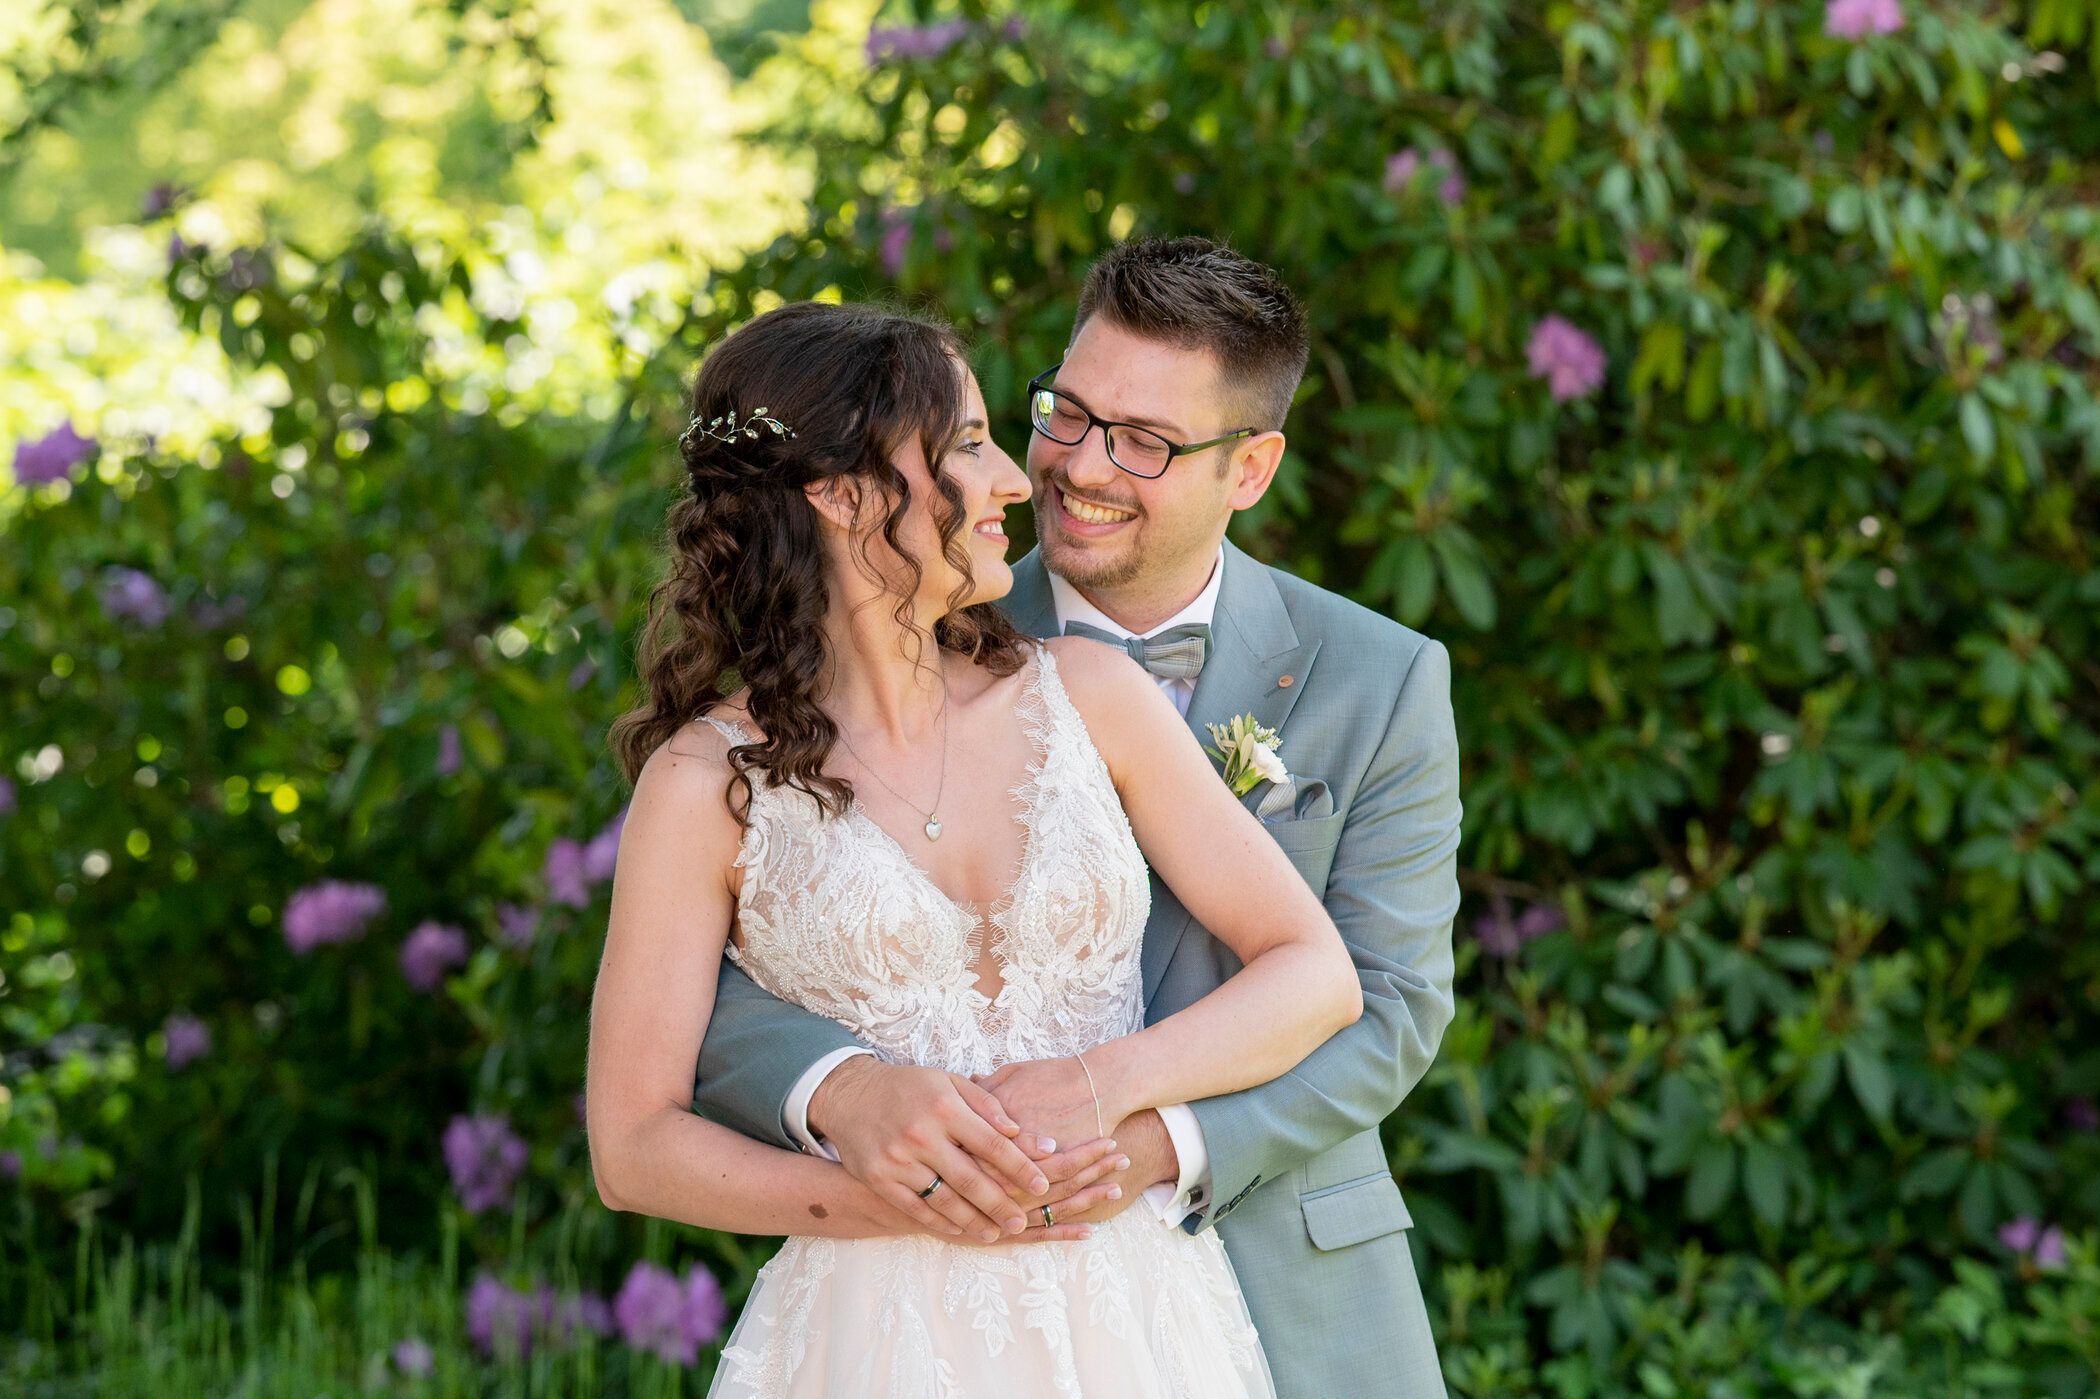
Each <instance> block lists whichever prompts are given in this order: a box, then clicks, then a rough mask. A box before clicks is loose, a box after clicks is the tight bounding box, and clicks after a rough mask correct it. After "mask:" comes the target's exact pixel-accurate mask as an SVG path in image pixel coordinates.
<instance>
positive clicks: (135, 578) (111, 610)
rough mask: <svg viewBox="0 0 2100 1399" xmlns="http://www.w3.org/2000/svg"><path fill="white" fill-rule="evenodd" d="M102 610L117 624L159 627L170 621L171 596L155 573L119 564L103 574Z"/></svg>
mask: <svg viewBox="0 0 2100 1399" xmlns="http://www.w3.org/2000/svg"><path fill="white" fill-rule="evenodd" d="M102 610H103V612H105V613H106V614H108V615H109V616H110V617H111V618H112V619H114V620H116V621H120V622H137V623H138V624H139V625H140V626H142V627H157V626H159V625H160V624H161V623H162V622H164V621H166V620H167V619H168V595H167V593H166V592H164V591H163V590H162V589H161V586H160V584H158V583H156V582H154V581H153V577H152V575H151V574H148V573H142V572H140V571H139V570H138V569H135V568H126V567H125V566H124V565H122V564H118V565H116V566H115V567H113V568H111V569H110V570H109V571H108V572H107V573H105V574H103V575H102Z"/></svg>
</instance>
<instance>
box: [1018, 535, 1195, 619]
mask: <svg viewBox="0 0 2100 1399" xmlns="http://www.w3.org/2000/svg"><path fill="white" fill-rule="evenodd" d="M1044 571H1045V572H1046V573H1048V572H1049V570H1048V569H1045V570H1044ZM1224 583H1225V545H1224V543H1223V542H1222V541H1221V542H1220V543H1219V545H1218V561H1217V562H1216V563H1214V564H1212V565H1211V567H1210V581H1209V582H1208V583H1205V584H1204V585H1203V591H1202V592H1200V593H1198V594H1196V596H1195V599H1194V600H1193V601H1191V602H1190V603H1189V605H1188V606H1187V607H1184V608H1182V609H1181V610H1180V611H1179V612H1177V613H1175V614H1174V615H1173V616H1171V617H1169V618H1167V620H1166V621H1164V622H1161V623H1160V624H1159V625H1158V626H1156V627H1154V628H1153V629H1152V630H1151V631H1148V632H1146V633H1145V635H1146V636H1152V635H1154V634H1155V633H1158V632H1162V631H1165V630H1166V629H1167V628H1168V627H1178V626H1184V625H1186V624H1188V623H1190V622H1201V623H1202V624H1203V625H1205V626H1209V625H1210V622H1211V618H1212V617H1214V616H1215V615H1216V614H1217V611H1218V590H1219V588H1221V587H1223V586H1224ZM1050 602H1051V605H1052V606H1053V607H1055V608H1056V609H1057V629H1058V630H1059V631H1063V630H1064V629H1065V625H1066V623H1068V622H1085V623H1086V624H1087V625H1089V626H1095V627H1099V628H1101V630H1103V631H1105V632H1107V633H1109V634H1110V635H1111V636H1119V637H1132V636H1136V635H1137V633H1136V632H1134V631H1132V630H1131V629H1130V628H1128V627H1126V626H1124V625H1123V624H1122V623H1121V622H1118V621H1117V620H1116V619H1115V618H1113V617H1111V616H1109V615H1108V614H1107V613H1106V612H1103V611H1102V610H1101V609H1100V608H1098V607H1096V606H1094V604H1092V603H1091V602H1088V601H1087V600H1086V598H1085V597H1083V596H1081V594H1080V591H1079V589H1077V588H1075V587H1073V586H1072V585H1071V584H1070V583H1067V582H1066V581H1065V580H1064V579H1062V578H1060V577H1059V576H1058V575H1057V574H1055V573H1050Z"/></svg>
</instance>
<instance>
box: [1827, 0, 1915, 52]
mask: <svg viewBox="0 0 2100 1399" xmlns="http://www.w3.org/2000/svg"><path fill="white" fill-rule="evenodd" d="M1902 27H1903V5H1902V3H1901V0H1824V4H1823V32H1824V33H1825V34H1828V35H1829V36H1830V37H1831V38H1833V39H1851V40H1854V41H1855V42H1856V41H1858V40H1860V39H1870V38H1872V37H1874V36H1875V35H1877V34H1893V33H1895V32H1896V31H1897V30H1899V29H1901V28H1902Z"/></svg>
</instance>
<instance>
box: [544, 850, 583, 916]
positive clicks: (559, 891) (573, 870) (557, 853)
mask: <svg viewBox="0 0 2100 1399" xmlns="http://www.w3.org/2000/svg"><path fill="white" fill-rule="evenodd" d="M540 875H541V877H542V878H543V879H545V880H546V881H547V897H548V898H550V899H552V900H554V902H556V903H558V904H567V905H569V906H570V907H571V908H587V907H589V906H590V902H591V886H590V884H589V882H588V881H587V880H586V879H585V878H584V873H583V845H582V843H581V842H580V841H574V840H570V839H569V838H568V837H567V836H559V837H557V838H556V839H555V841H554V843H553V844H552V845H549V846H548V847H547V860H546V864H545V865H544V866H542V867H541V870H540Z"/></svg>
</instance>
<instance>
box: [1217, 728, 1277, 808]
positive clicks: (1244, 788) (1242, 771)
mask: <svg viewBox="0 0 2100 1399" xmlns="http://www.w3.org/2000/svg"><path fill="white" fill-rule="evenodd" d="M1203 727H1204V728H1206V729H1208V730H1210V741H1211V742H1212V743H1215V744H1217V745H1218V746H1217V747H1215V748H1206V749H1204V750H1203V751H1204V752H1206V753H1208V754H1210V755H1211V756H1212V757H1213V758H1216V759H1217V760H1218V761H1219V762H1221V763H1223V764H1224V765H1225V785H1226V786H1228V787H1230V788H1232V794H1233V795H1234V796H1236V797H1244V796H1246V795H1247V794H1248V793H1249V792H1251V791H1253V790H1254V789H1255V788H1256V787H1258V786H1260V785H1261V784H1262V783H1264V782H1288V781H1290V780H1291V775H1290V773H1289V772H1288V771H1286V770H1285V768H1284V766H1283V759H1282V758H1279V757H1278V756H1276V750H1277V749H1278V748H1280V747H1281V746H1282V745H1283V740H1282V738H1281V737H1279V736H1278V735H1277V732H1276V730H1274V729H1266V728H1263V727H1262V726H1261V725H1260V724H1257V723H1255V722H1254V716H1253V715H1252V714H1242V715H1240V716H1239V717H1238V718H1236V719H1230V720H1227V721H1226V722H1225V723H1222V724H1205V725H1204V726H1203Z"/></svg>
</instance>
